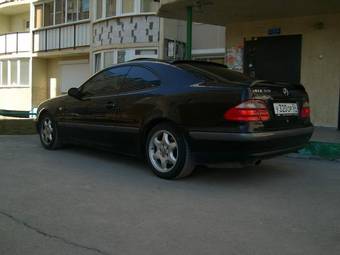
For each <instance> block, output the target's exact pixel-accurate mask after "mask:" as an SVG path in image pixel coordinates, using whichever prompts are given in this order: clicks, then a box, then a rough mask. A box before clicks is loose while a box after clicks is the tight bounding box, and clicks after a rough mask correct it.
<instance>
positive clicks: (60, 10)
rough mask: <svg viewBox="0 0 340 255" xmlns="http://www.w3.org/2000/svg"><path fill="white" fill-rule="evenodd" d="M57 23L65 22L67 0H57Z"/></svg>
mask: <svg viewBox="0 0 340 255" xmlns="http://www.w3.org/2000/svg"><path fill="white" fill-rule="evenodd" d="M54 15H55V24H63V23H65V0H56V1H55V14H54Z"/></svg>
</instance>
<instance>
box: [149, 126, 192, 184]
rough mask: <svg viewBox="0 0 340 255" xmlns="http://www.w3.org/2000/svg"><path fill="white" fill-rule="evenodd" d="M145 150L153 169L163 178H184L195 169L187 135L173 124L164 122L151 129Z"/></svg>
mask: <svg viewBox="0 0 340 255" xmlns="http://www.w3.org/2000/svg"><path fill="white" fill-rule="evenodd" d="M145 151H146V158H147V161H148V163H149V165H150V167H151V169H152V170H153V172H154V173H155V174H156V175H157V176H159V177H161V178H164V179H179V178H184V177H186V176H188V175H190V174H191V173H192V172H193V170H194V164H193V162H192V159H191V153H190V149H189V145H188V143H187V141H186V139H185V136H184V135H183V134H182V133H181V132H180V131H179V130H177V129H176V128H175V127H173V126H172V125H171V124H168V123H162V124H160V125H157V126H156V127H154V128H153V129H152V130H151V131H150V133H149V135H148V138H147V143H146V150H145Z"/></svg>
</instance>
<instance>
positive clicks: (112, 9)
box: [106, 0, 117, 17]
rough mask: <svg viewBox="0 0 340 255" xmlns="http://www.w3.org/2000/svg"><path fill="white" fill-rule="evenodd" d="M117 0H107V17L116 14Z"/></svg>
mask: <svg viewBox="0 0 340 255" xmlns="http://www.w3.org/2000/svg"><path fill="white" fill-rule="evenodd" d="M116 8H117V1H116V0H107V2H106V17H112V16H116V14H117V13H116Z"/></svg>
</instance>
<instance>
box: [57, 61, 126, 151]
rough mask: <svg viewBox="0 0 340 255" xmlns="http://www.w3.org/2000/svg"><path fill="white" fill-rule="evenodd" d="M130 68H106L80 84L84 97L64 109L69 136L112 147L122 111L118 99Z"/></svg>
mask: <svg viewBox="0 0 340 255" xmlns="http://www.w3.org/2000/svg"><path fill="white" fill-rule="evenodd" d="M129 69H130V67H128V66H121V67H115V68H110V69H105V70H104V71H102V72H100V73H98V74H97V75H95V76H94V77H93V78H92V79H90V80H89V81H88V82H86V83H85V84H84V85H83V86H82V87H81V88H80V95H81V96H80V99H79V100H77V102H76V103H74V104H71V105H69V106H68V107H67V109H65V110H64V117H63V119H64V123H66V126H65V125H64V133H66V134H67V136H68V137H69V139H71V140H77V141H80V142H83V143H88V144H91V145H101V146H107V147H110V148H114V147H115V146H116V143H115V141H116V140H117V139H116V137H117V134H116V132H115V130H116V129H117V125H116V121H117V114H118V111H119V108H118V106H117V102H116V99H117V95H118V93H119V88H120V86H121V84H122V82H123V80H124V79H125V76H126V74H127V73H128V71H129ZM73 100H76V99H73ZM65 129H66V132H65Z"/></svg>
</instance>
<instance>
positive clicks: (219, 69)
mask: <svg viewBox="0 0 340 255" xmlns="http://www.w3.org/2000/svg"><path fill="white" fill-rule="evenodd" d="M177 66H178V67H180V68H182V69H184V70H186V71H188V72H190V73H191V74H193V75H194V76H196V77H197V78H199V79H201V80H204V81H206V82H215V81H231V82H246V81H251V80H252V79H251V78H250V77H248V76H246V75H244V74H242V73H239V72H235V71H232V70H229V69H228V67H227V66H223V65H218V64H212V63H198V62H192V63H181V64H177Z"/></svg>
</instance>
